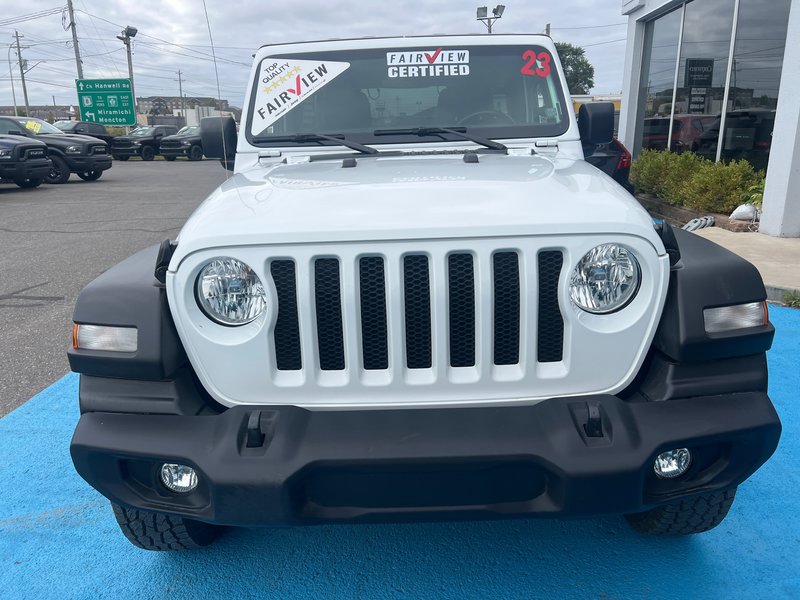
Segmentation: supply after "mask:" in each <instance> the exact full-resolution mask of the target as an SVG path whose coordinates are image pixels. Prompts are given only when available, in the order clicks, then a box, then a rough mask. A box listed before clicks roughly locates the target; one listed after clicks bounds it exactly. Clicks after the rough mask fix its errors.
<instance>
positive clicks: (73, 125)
mask: <svg viewBox="0 0 800 600" xmlns="http://www.w3.org/2000/svg"><path fill="white" fill-rule="evenodd" d="M53 125H54V126H55V127H58V128H59V129H60V130H61V131H63V132H64V133H78V134H81V135H90V136H92V137H95V138H97V139H98V140H103V141H104V142H105V143H106V144H111V140H113V139H114V136H113V135H111V134H109V133H108V130H107V129H106V127H105V125H100V123H89V122H88V121H56V122H55V123H53Z"/></svg>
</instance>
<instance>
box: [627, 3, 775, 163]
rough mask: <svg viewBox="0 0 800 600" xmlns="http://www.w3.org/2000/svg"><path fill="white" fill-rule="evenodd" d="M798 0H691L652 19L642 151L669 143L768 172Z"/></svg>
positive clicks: (640, 122) (639, 140)
mask: <svg viewBox="0 0 800 600" xmlns="http://www.w3.org/2000/svg"><path fill="white" fill-rule="evenodd" d="M737 4H738V18H737V19H736V27H735V39H734V44H733V47H732V46H731V35H732V33H734V27H733V25H734V18H735V16H736V14H737V8H736V7H737ZM790 4H791V0H738V2H737V0H691V1H687V2H685V3H684V4H682V5H679V6H678V7H677V8H676V9H674V10H673V11H672V12H669V13H667V14H664V15H661V16H659V17H658V18H656V19H654V20H652V21H650V22H648V23H647V24H646V31H645V40H644V56H643V61H642V79H641V81H642V85H641V88H640V90H639V100H638V103H639V107H638V108H639V110H638V111H637V115H638V116H637V126H636V135H635V139H634V150H635V152H638V151H640V150H641V149H643V148H653V149H659V150H664V149H666V148H667V147H669V149H670V150H673V151H676V152H685V151H691V152H695V153H697V154H699V155H701V156H703V157H705V158H708V159H709V160H716V159H717V158H718V157H719V158H720V159H721V160H726V161H727V160H735V159H746V160H748V161H750V162H751V163H752V164H753V166H754V167H756V168H757V169H766V167H767V162H768V159H769V151H770V147H771V142H772V129H773V126H774V123H775V107H776V105H777V99H778V88H779V87H780V77H781V71H782V68H783V53H784V47H785V45H786V29H787V23H788V18H789V8H790ZM679 46H680V47H679ZM673 98H674V102H673ZM726 98H727V104H725V99H726ZM723 119H724V120H725V126H724V127H722V126H721V125H722V121H723ZM670 129H671V134H670ZM667 140H669V144H668V143H667ZM720 145H721V150H720Z"/></svg>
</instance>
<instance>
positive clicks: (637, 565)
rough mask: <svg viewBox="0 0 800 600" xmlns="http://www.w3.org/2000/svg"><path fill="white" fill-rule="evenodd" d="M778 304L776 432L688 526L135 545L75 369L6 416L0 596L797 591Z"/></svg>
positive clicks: (357, 532) (799, 559)
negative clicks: (99, 480) (687, 530)
mask: <svg viewBox="0 0 800 600" xmlns="http://www.w3.org/2000/svg"><path fill="white" fill-rule="evenodd" d="M771 317H772V320H773V322H774V323H775V326H776V328H777V331H778V333H777V336H776V338H775V344H774V346H773V349H772V350H771V351H770V352H769V355H768V357H769V366H770V396H771V397H772V400H773V402H774V403H775V406H776V409H777V410H778V413H779V415H780V417H781V420H782V421H783V427H784V430H783V437H782V438H781V442H780V445H779V446H778V450H777V451H776V453H775V455H774V456H773V457H772V458H771V459H770V461H769V462H767V464H766V465H765V466H764V467H763V468H762V469H760V470H759V471H758V472H757V473H756V474H755V475H753V477H751V478H750V479H749V480H748V481H746V482H745V483H744V484H743V485H741V486H740V487H739V492H738V494H737V496H736V501H735V502H734V504H733V507H732V508H731V512H730V513H729V515H728V517H727V519H726V520H725V521H724V522H723V523H722V524H721V525H720V526H719V527H717V528H716V529H714V530H712V531H710V532H707V533H704V534H700V535H696V536H688V537H673V538H663V537H653V536H645V535H641V534H637V533H635V532H633V531H632V530H630V529H629V528H628V527H627V525H626V524H625V522H624V521H623V519H622V518H621V517H605V518H599V519H583V520H570V521H563V520H548V519H522V520H510V521H478V522H457V523H419V524H395V525H391V524H390V525H330V526H328V525H326V526H313V527H294V528H291V527H290V528H283V529H253V530H246V529H237V530H230V531H229V532H228V533H227V534H226V535H224V536H223V537H222V538H221V539H220V540H219V541H218V542H217V543H216V544H215V545H212V546H210V547H208V548H203V549H201V550H196V551H187V552H177V553H153V552H147V551H144V550H139V549H137V548H134V547H133V546H131V545H130V544H129V543H128V542H127V540H125V538H123V536H122V534H121V533H120V532H119V529H118V528H117V525H116V523H115V521H114V518H113V516H112V514H111V508H110V506H109V503H108V501H107V500H106V499H105V498H103V497H102V496H100V494H98V493H97V492H95V491H94V490H93V489H91V488H90V487H89V486H88V485H87V484H86V483H85V482H84V481H83V480H82V479H81V478H80V477H78V475H77V474H76V473H75V470H74V468H73V466H72V463H71V461H70V457H69V450H68V448H69V440H70V437H71V435H72V431H73V429H74V427H75V423H76V421H77V419H78V398H77V396H78V385H77V384H78V377H77V375H74V374H70V375H67V376H66V377H65V378H63V379H61V380H59V381H58V382H56V383H55V384H53V385H52V386H51V387H49V388H47V389H46V390H44V391H43V392H42V393H40V394H39V395H37V396H36V397H35V398H33V399H32V400H31V401H30V402H28V403H26V404H24V405H23V406H22V407H20V408H18V409H17V410H15V411H14V412H12V413H11V414H9V415H7V416H6V417H4V418H2V419H0V456H2V457H3V460H2V461H0V490H2V493H1V494H0V597H2V598H4V599H5V598H8V599H13V600H27V599H36V600H42V599H45V600H46V599H50V598H53V599H58V600H62V599H75V600H79V599H83V598H87V599H91V600H96V599H99V598H113V599H116V598H120V599H125V600H137V599H140V598H141V599H144V598H148V599H149V598H169V599H171V600H178V599H183V598H187V599H189V598H191V599H196V598H239V599H245V598H280V599H282V600H291V599H294V598H314V599H322V598H344V599H356V598H358V599H361V598H364V599H372V598H376V599H382V598H399V599H412V598H413V599H421V598H435V599H442V600H451V599H452V600H465V599H471V598H476V599H489V598H503V599H505V598H519V599H525V600H531V599H536V598H541V599H557V600H561V599H567V598H578V599H583V598H597V599H603V600H610V599H619V600H632V599H638V598H649V599H675V600H716V599H720V600H722V599H725V600H735V599H740V598H741V599H747V600H750V599H756V598H759V599H760V598H769V599H770V600H783V599H787V600H789V599H791V600H794V599H796V598H800V553H798V548H799V547H800V519H798V518H797V508H798V501H797V497H798V496H797V490H798V489H800V470H798V468H797V463H796V462H795V461H796V460H797V457H798V456H800V405H798V402H797V389H798V388H799V387H800V371H798V369H797V357H798V355H800V310H796V309H788V308H773V309H772V310H771Z"/></svg>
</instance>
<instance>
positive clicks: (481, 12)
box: [476, 4, 506, 35]
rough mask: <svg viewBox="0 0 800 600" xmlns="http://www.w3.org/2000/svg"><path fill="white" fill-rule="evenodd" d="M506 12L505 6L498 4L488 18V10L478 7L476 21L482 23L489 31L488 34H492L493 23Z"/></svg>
mask: <svg viewBox="0 0 800 600" xmlns="http://www.w3.org/2000/svg"><path fill="white" fill-rule="evenodd" d="M505 10H506V7H505V4H498V5H497V6H495V7H494V8H493V9H492V16H489V9H488V8H486V7H485V6H479V7H478V14H477V17H476V18H477V19H478V21H483V24H484V25H486V28H487V29H488V30H489V34H490V35H491V33H492V25H494V22H495V21H496V20H497V19H499V18H500V17H502V16H503V12H504V11H505Z"/></svg>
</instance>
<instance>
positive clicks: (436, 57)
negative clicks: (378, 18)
mask: <svg viewBox="0 0 800 600" xmlns="http://www.w3.org/2000/svg"><path fill="white" fill-rule="evenodd" d="M386 66H387V74H388V75H389V77H458V76H461V75H469V50H444V49H443V48H434V49H432V50H412V51H410V52H387V53H386Z"/></svg>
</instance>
